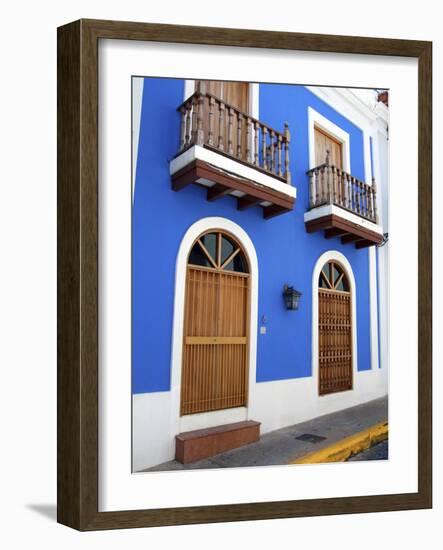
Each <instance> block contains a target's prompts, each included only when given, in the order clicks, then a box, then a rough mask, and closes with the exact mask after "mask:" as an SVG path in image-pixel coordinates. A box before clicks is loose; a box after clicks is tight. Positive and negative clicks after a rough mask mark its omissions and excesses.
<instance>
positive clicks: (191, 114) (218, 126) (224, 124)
mask: <svg viewBox="0 0 443 550" xmlns="http://www.w3.org/2000/svg"><path fill="white" fill-rule="evenodd" d="M178 110H179V111H180V113H181V128H180V148H179V152H178V154H181V153H182V152H184V151H186V150H187V149H189V148H190V147H192V146H194V145H200V146H203V147H206V148H209V149H211V150H213V151H216V152H218V153H221V154H222V155H225V156H227V157H229V158H232V159H235V160H236V161H238V162H241V163H243V164H245V165H247V166H250V167H252V168H255V169H257V170H259V171H261V172H264V173H266V174H267V175H271V176H273V177H275V178H278V179H279V180H281V181H283V182H285V183H288V184H290V183H291V173H290V170H289V144H290V133H289V128H288V125H287V124H285V129H284V132H278V131H277V130H274V129H273V128H271V127H270V126H268V125H267V124H264V123H263V122H261V121H260V120H257V119H256V118H254V117H252V116H250V115H249V114H247V113H244V112H243V111H241V110H239V109H237V108H236V107H234V106H232V105H230V104H229V103H226V102H225V101H223V100H222V99H220V98H218V97H216V96H214V95H212V94H209V93H205V92H202V91H201V90H200V91H197V92H195V93H194V94H193V95H192V96H191V97H189V98H188V99H187V100H186V101H185V102H184V103H183V104H182V105H180V107H179V108H178Z"/></svg>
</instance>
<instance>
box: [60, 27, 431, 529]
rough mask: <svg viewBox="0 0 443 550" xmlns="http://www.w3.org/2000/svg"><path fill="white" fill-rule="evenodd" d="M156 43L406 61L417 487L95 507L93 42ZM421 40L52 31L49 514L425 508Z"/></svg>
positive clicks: (111, 522) (81, 522)
mask: <svg viewBox="0 0 443 550" xmlns="http://www.w3.org/2000/svg"><path fill="white" fill-rule="evenodd" d="M100 39H116V40H121V39H124V40H138V41H158V42H172V43H183V44H203V45H222V46H240V47H252V48H273V49H282V50H304V51H310V52H336V53H347V54H371V55H379V56H403V57H412V58H417V59H418V67H419V73H418V90H419V92H418V94H419V106H418V109H419V121H418V126H419V127H418V135H419V141H418V151H419V164H418V187H419V189H418V220H419V221H418V224H419V235H418V239H419V251H418V253H419V258H418V265H419V273H418V285H419V286H418V300H419V303H418V311H419V320H418V321H419V330H418V332H419V335H418V336H419V344H418V354H419V361H418V368H419V376H418V423H419V426H418V451H419V456H418V491H417V492H416V493H405V494H385V495H377V496H355V497H345V498H321V499H312V500H293V501H280V502H255V503H247V504H229V505H215V506H195V507H185V508H166V509H145V510H135V511H124V510H122V511H117V512H99V511H98V398H97V396H98V267H97V262H98V246H99V243H98V214H97V213H98V185H97V181H98V124H97V116H98V41H99V40H100ZM431 77H432V44H431V42H424V41H413V40H394V39H381V38H366V37H351V36H330V35H313V34H302V33H286V32H267V31H266V32H263V31H258V30H239V29H224V28H209V27H192V26H176V25H160V24H147V23H133V22H119V21H99V20H80V21H76V22H73V23H70V24H68V25H65V26H63V27H60V28H59V29H58V460H57V463H58V479H57V486H58V503H57V507H58V521H59V522H60V523H62V524H65V525H68V526H70V527H73V528H75V529H79V530H96V529H113V528H132V527H147V526H160V525H177V524H191V523H209V522H225V521H243V520H256V519H271V518H289V517H299V516H317V515H331V514H345V513H346V514H347V513H362V512H376V511H390V510H407V509H420V508H430V507H431V506H432V496H431V495H432V439H431V438H432V435H431V434H432V417H431V411H432V401H431V399H432V391H431V387H432V373H431V352H432V348H431V346H432V340H431V323H432V319H431V316H432V305H431V299H432V289H431V285H432V279H431V272H432V270H431V268H432V219H431V207H432V186H431V179H432V107H431V101H432V81H431Z"/></svg>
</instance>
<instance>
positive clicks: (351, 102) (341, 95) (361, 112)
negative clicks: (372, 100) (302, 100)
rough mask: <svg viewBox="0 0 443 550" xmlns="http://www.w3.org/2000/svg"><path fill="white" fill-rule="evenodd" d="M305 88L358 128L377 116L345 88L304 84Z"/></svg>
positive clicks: (372, 120) (369, 122)
mask: <svg viewBox="0 0 443 550" xmlns="http://www.w3.org/2000/svg"><path fill="white" fill-rule="evenodd" d="M306 88H307V89H308V90H309V91H310V92H312V93H313V94H314V95H316V96H317V97H318V98H319V99H321V100H323V101H324V102H325V103H327V104H328V105H330V106H331V107H332V108H333V109H334V110H336V111H337V112H338V113H340V114H341V115H343V116H344V117H345V118H347V119H348V120H350V121H351V122H352V123H353V124H355V125H356V126H358V127H360V128H363V127H364V126H367V125H368V124H371V123H372V122H374V121H375V119H376V118H377V114H376V113H375V112H374V111H373V110H372V109H370V108H369V107H368V106H367V105H366V104H365V103H364V102H363V101H362V100H361V99H360V98H359V97H358V96H356V95H355V94H353V93H352V91H351V90H348V89H347V88H336V87H330V86H306Z"/></svg>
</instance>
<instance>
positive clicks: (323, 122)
mask: <svg viewBox="0 0 443 550" xmlns="http://www.w3.org/2000/svg"><path fill="white" fill-rule="evenodd" d="M315 126H318V127H319V128H321V129H322V130H324V131H325V132H327V133H328V134H330V135H331V136H332V137H334V138H335V139H336V140H337V141H339V142H340V143H341V144H342V145H343V148H342V152H343V169H344V170H345V171H346V172H349V173H351V154H350V138H349V134H348V132H345V131H344V130H343V129H342V128H340V127H339V126H337V125H336V124H334V123H333V122H331V121H330V120H329V119H327V118H326V117H324V116H323V115H321V114H320V113H319V112H318V111H316V110H315V109H313V108H312V107H308V137H309V168H314V167H315V166H316V162H315V131H314V128H315Z"/></svg>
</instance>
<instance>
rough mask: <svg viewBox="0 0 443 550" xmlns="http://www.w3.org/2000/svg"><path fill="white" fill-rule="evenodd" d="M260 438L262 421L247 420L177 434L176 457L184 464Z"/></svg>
mask: <svg viewBox="0 0 443 550" xmlns="http://www.w3.org/2000/svg"><path fill="white" fill-rule="evenodd" d="M259 439H260V422H256V421H255V420H245V421H243V422H234V423H233V424H223V425H221V426H214V427H213V428H204V429H203V430H193V431H191V432H183V433H181V434H178V435H176V436H175V459H176V460H178V461H179V462H181V463H182V464H189V463H190V462H195V461H196V460H202V459H203V458H209V457H211V456H214V455H216V454H219V453H223V452H225V451H229V450H231V449H236V448H237V447H242V446H243V445H247V444H248V443H254V442H255V441H258V440H259Z"/></svg>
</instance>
